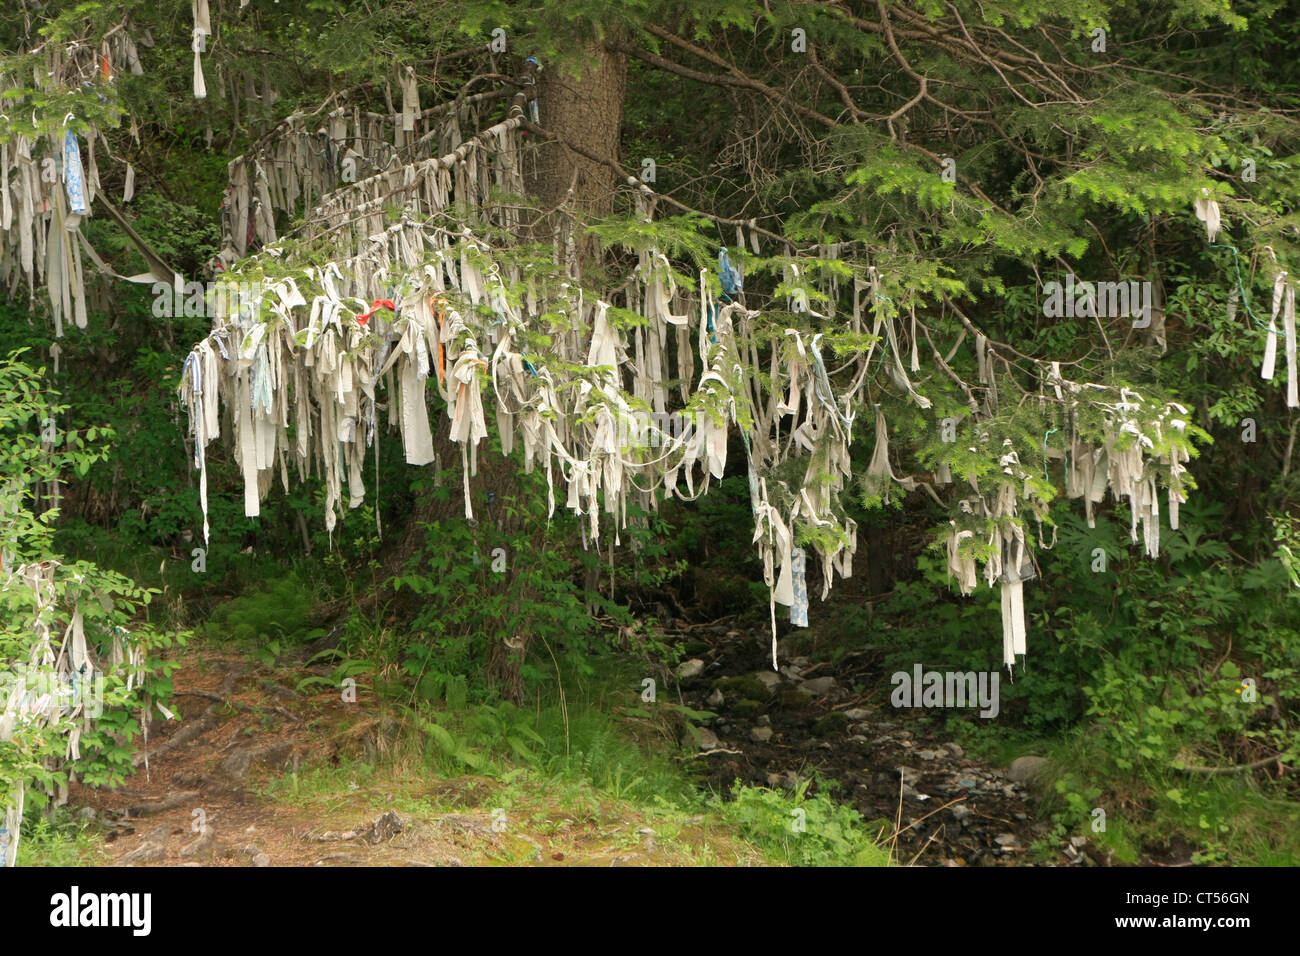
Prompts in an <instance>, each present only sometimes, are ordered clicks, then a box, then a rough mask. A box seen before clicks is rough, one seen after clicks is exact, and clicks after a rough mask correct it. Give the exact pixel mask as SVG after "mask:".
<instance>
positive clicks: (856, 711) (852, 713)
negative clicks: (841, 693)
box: [844, 707, 871, 721]
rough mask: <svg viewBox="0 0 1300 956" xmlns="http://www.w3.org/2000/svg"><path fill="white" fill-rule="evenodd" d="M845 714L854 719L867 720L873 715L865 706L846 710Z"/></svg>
mask: <svg viewBox="0 0 1300 956" xmlns="http://www.w3.org/2000/svg"><path fill="white" fill-rule="evenodd" d="M844 716H845V717H847V718H848V719H849V720H852V721H860V720H866V719H867V718H868V717H870V716H871V711H869V710H867V709H866V708H865V707H853V708H851V709H849V710H846V711H845V712H844Z"/></svg>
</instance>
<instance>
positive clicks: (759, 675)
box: [754, 671, 781, 690]
mask: <svg viewBox="0 0 1300 956" xmlns="http://www.w3.org/2000/svg"><path fill="white" fill-rule="evenodd" d="M754 680H756V681H758V682H759V683H761V684H762V685H763V686H764V687H766V688H767V689H768V690H771V689H772V688H773V687H775V686H776V685H777V684H779V683H781V675H780V674H778V673H777V672H776V671H755V672H754Z"/></svg>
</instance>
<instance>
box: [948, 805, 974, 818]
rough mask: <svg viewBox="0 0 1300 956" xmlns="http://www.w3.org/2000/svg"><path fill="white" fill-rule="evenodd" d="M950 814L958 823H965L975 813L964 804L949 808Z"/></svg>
mask: <svg viewBox="0 0 1300 956" xmlns="http://www.w3.org/2000/svg"><path fill="white" fill-rule="evenodd" d="M948 812H949V813H951V814H952V815H953V818H954V819H955V820H956V821H957V822H958V823H964V822H965V821H966V820H967V819H968V818H969V817H970V816H971V815H972V814H973V813H974V812H975V811H974V810H972V809H971V808H970V807H968V806H966V804H964V803H955V804H953V805H952V806H951V807H949V808H948Z"/></svg>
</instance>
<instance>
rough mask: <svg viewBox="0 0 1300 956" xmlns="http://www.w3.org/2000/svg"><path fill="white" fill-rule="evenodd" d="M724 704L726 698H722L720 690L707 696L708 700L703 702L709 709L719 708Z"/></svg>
mask: <svg viewBox="0 0 1300 956" xmlns="http://www.w3.org/2000/svg"><path fill="white" fill-rule="evenodd" d="M726 702H727V698H726V697H724V696H723V693H722V691H720V690H715V691H714V692H713V693H712V694H710V695H709V696H708V699H707V700H705V703H706V704H708V705H709V706H710V707H721V706H722V705H723V704H725V703H726Z"/></svg>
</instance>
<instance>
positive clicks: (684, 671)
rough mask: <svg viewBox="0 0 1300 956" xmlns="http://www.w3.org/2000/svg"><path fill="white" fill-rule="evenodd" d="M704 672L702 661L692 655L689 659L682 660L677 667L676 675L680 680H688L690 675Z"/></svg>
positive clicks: (697, 675)
mask: <svg viewBox="0 0 1300 956" xmlns="http://www.w3.org/2000/svg"><path fill="white" fill-rule="evenodd" d="M703 673H704V661H702V660H700V659H699V658H698V657H692V658H691V659H690V660H689V661H682V663H681V666H680V667H678V668H677V676H678V678H680V679H681V680H690V679H691V678H692V677H699V676H700V675H701V674H703Z"/></svg>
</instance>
